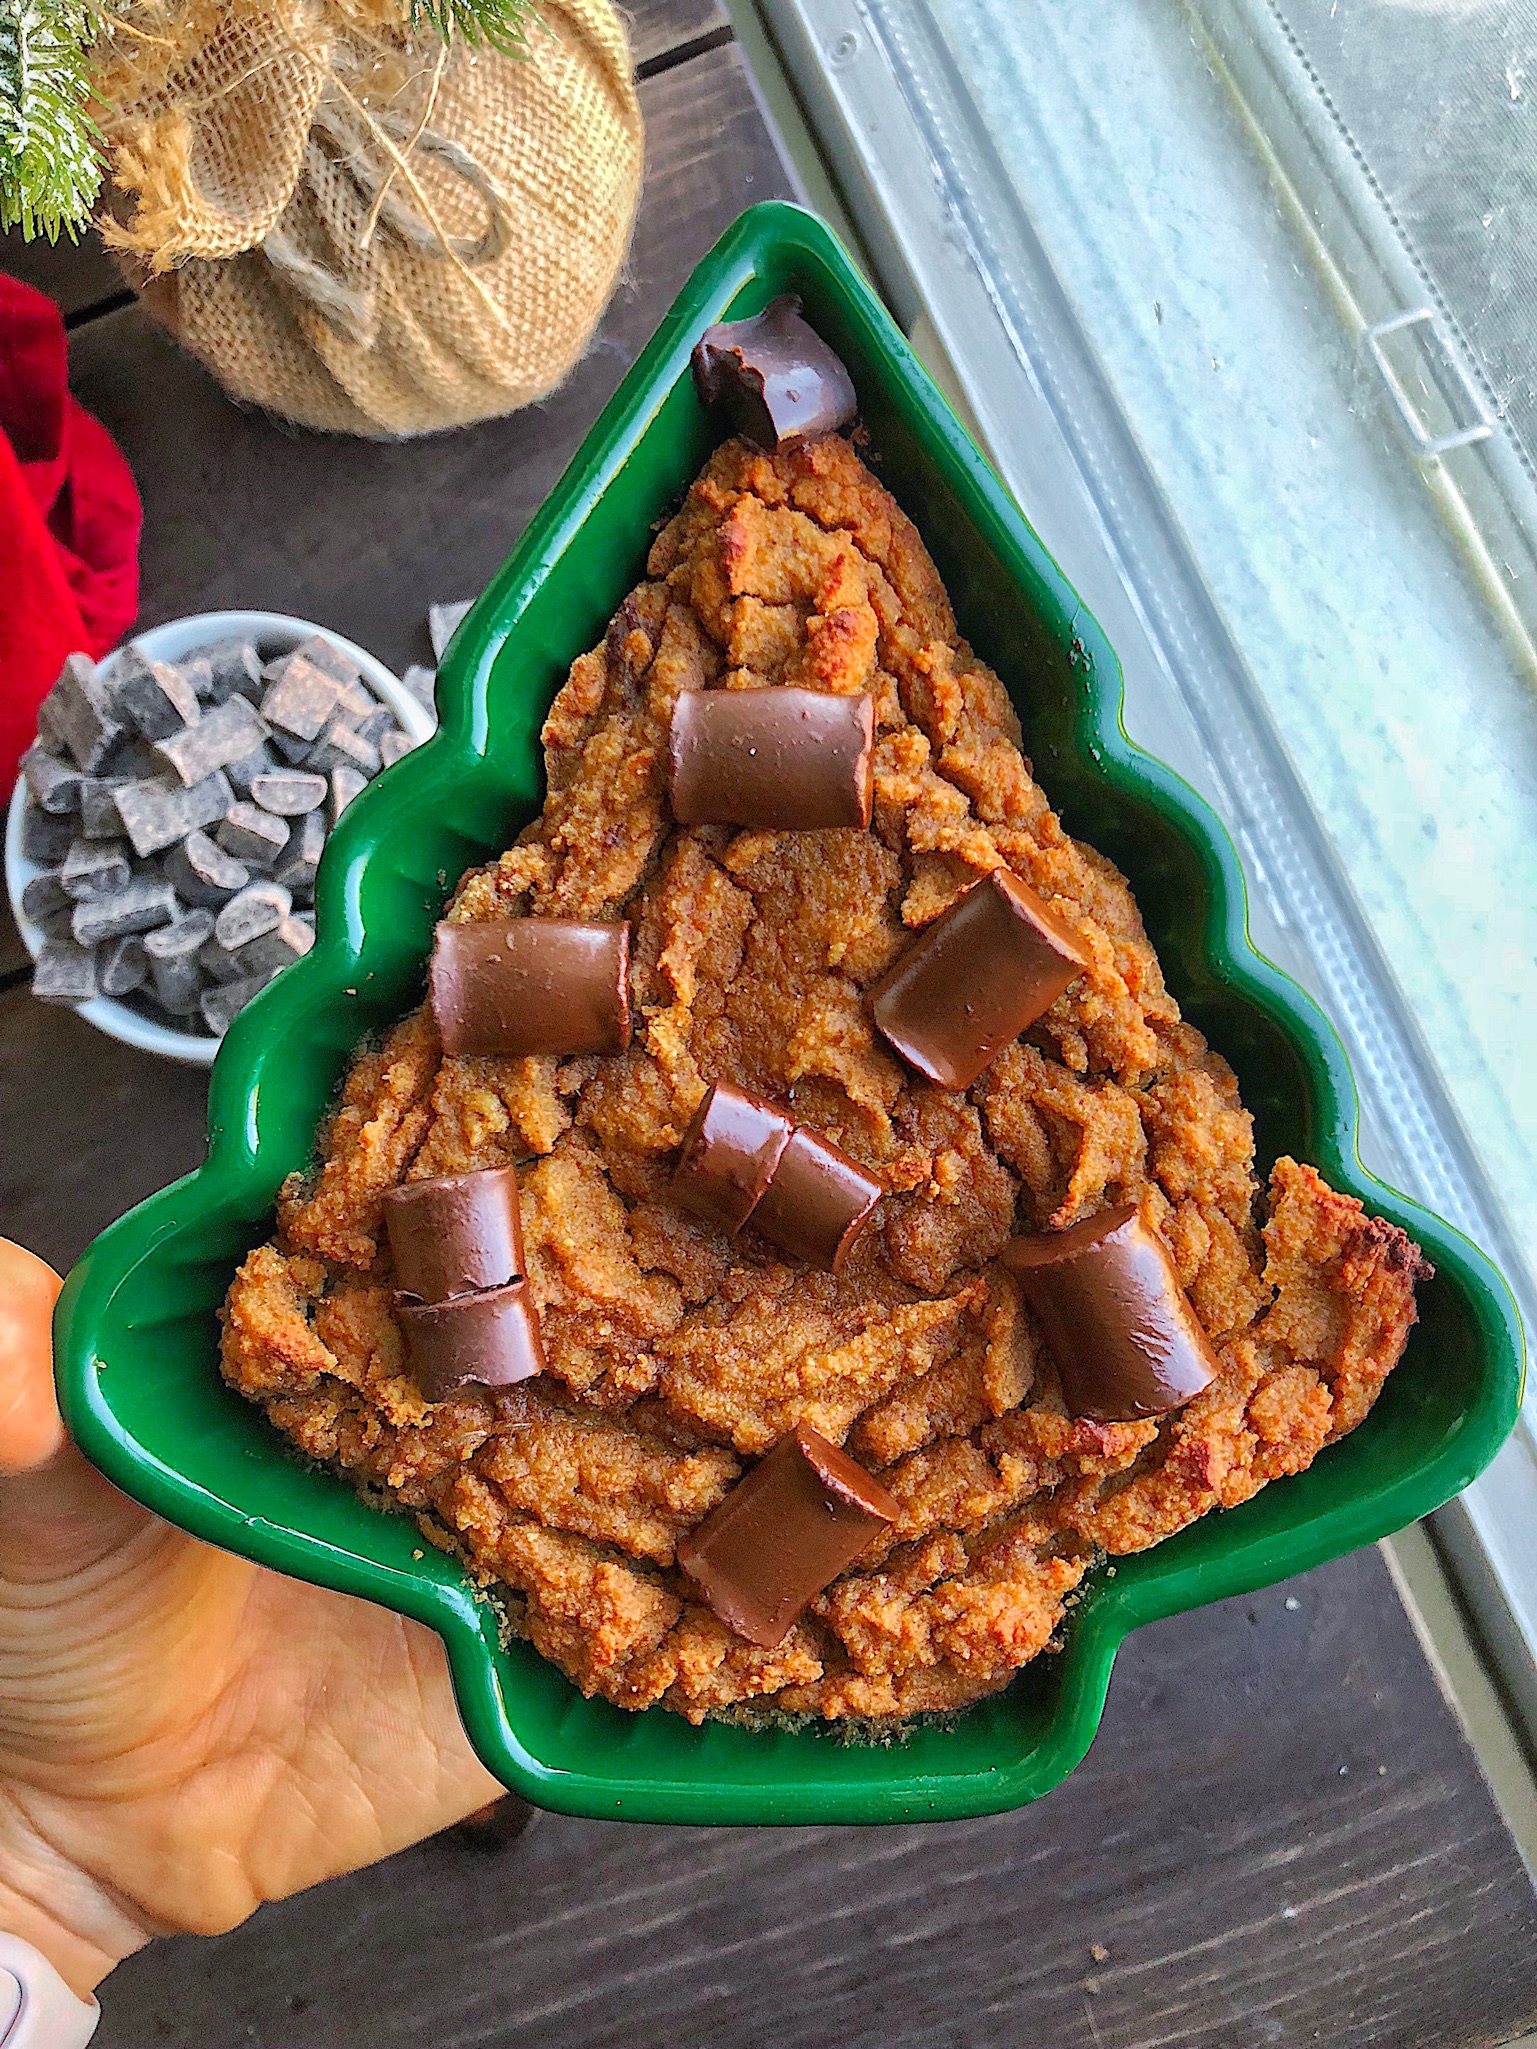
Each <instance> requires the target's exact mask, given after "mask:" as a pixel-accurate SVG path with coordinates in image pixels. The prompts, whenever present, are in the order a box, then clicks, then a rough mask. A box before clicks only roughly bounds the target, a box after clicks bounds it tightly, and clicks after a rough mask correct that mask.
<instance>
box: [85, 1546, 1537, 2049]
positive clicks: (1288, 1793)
mask: <svg viewBox="0 0 1537 2049" xmlns="http://www.w3.org/2000/svg"><path fill="white" fill-rule="evenodd" d="M1534 1937H1537V1911H1534V1906H1533V1900H1532V1893H1531V1888H1530V1886H1529V1884H1528V1882H1527V1880H1526V1877H1525V1874H1524V1873H1523V1872H1522V1870H1521V1868H1520V1865H1519V1863H1518V1861H1517V1858H1516V1855H1515V1851H1514V1848H1513V1846H1512V1844H1511V1842H1510V1839H1509V1837H1508V1836H1507V1835H1506V1833H1505V1830H1504V1828H1503V1825H1502V1824H1501V1822H1500V1820H1499V1817H1498V1815H1497V1813H1496V1812H1495V1809H1494V1807H1493V1804H1492V1802H1491V1800H1490V1797H1489V1795H1488V1792H1487V1791H1486V1789H1485V1787H1484V1785H1483V1782H1482V1780H1481V1779H1480V1777H1479V1775H1478V1772H1477V1770H1476V1768H1475V1766H1474V1764H1473V1761H1472V1759H1471V1757H1470V1756H1469V1754H1468V1752H1467V1750H1466V1748H1465V1746H1464V1745H1463V1743H1462V1739H1461V1736H1460V1734H1459V1732H1458V1730H1457V1728H1456V1726H1455V1724H1454V1722H1453V1720H1452V1717H1451V1715H1450V1713H1449V1712H1448V1710H1447V1708H1446V1707H1445V1705H1444V1703H1443V1702H1442V1700H1441V1698H1440V1695H1439V1694H1438V1693H1437V1691H1436V1688H1435V1684H1434V1681H1433V1680H1432V1678H1431V1675H1430V1672H1429V1670H1428V1668H1427V1666H1426V1664H1425V1661H1424V1659H1423V1657H1422V1656H1421V1654H1420V1652H1419V1649H1418V1646H1417V1645H1416V1643H1415V1641H1414V1637H1413V1633H1412V1631H1411V1629H1410V1627H1409V1624H1408V1621H1407V1619H1406V1618H1405V1616H1404V1613H1403V1610H1402V1609H1401V1608H1400V1607H1399V1605H1398V1603H1397V1601H1396V1599H1395V1598H1394V1595H1393V1592H1392V1588H1391V1584H1390V1582H1389V1580H1388V1576H1387V1572H1386V1569H1385V1568H1384V1566H1383V1563H1382V1561H1381V1559H1380V1558H1379V1557H1378V1555H1377V1554H1376V1553H1375V1552H1373V1551H1365V1552H1359V1553H1357V1554H1356V1555H1355V1556H1354V1557H1352V1558H1347V1559H1342V1560H1340V1561H1339V1562H1337V1563H1336V1564H1334V1565H1330V1566H1327V1567H1325V1568H1323V1569H1322V1570H1320V1571H1318V1572H1316V1573H1312V1574H1310V1575H1308V1576H1307V1577H1306V1578H1303V1579H1299V1580H1296V1581H1293V1582H1292V1583H1291V1584H1290V1585H1289V1586H1287V1587H1280V1588H1275V1589H1272V1590H1270V1591H1267V1592H1265V1593H1263V1594H1260V1595H1256V1596H1251V1597H1250V1598H1248V1599H1245V1600H1241V1601H1229V1602H1225V1603H1223V1604H1222V1605H1220V1606H1218V1607H1215V1608H1208V1609H1205V1610H1203V1611H1201V1612H1199V1613H1197V1614H1194V1615H1188V1616H1181V1617H1177V1618H1175V1619H1174V1620H1172V1621H1169V1622H1165V1623H1161V1624H1159V1625H1157V1626H1156V1627H1154V1628H1150V1629H1146V1630H1143V1631H1141V1632H1139V1633H1138V1634H1137V1635H1136V1636H1134V1637H1133V1638H1132V1639H1131V1640H1130V1641H1129V1643H1128V1644H1127V1646H1126V1648H1125V1650H1124V1651H1123V1653H1122V1655H1121V1660H1120V1664H1119V1666H1118V1669H1117V1672H1116V1675H1115V1678H1114V1681H1113V1683H1112V1686H1111V1691H1110V1703H1109V1708H1108V1711H1107V1714H1106V1717H1105V1723H1104V1727H1103V1729H1102V1731H1101V1734H1100V1736H1099V1739H1098V1741H1097V1742H1096V1743H1095V1745H1094V1748H1093V1750H1092V1751H1091V1752H1090V1754H1089V1757H1088V1758H1087V1760H1086V1761H1085V1763H1084V1764H1083V1765H1082V1766H1081V1767H1080V1768H1079V1770H1078V1772H1077V1773H1076V1774H1075V1775H1074V1776H1073V1777H1072V1778H1071V1779H1069V1780H1068V1782H1067V1783H1066V1784H1065V1785H1064V1786H1062V1787H1060V1788H1059V1789H1058V1790H1057V1791H1056V1792H1055V1793H1053V1794H1052V1795H1051V1796H1050V1798H1049V1799H1047V1800H1045V1801H1042V1802H1040V1803H1039V1804H1038V1805H1036V1806H1034V1807H1030V1808H1026V1809H1023V1810H1022V1811H1020V1812H1019V1813H1016V1814H1008V1815H1000V1816H997V1817H995V1818H993V1819H990V1820H986V1821H976V1822H957V1823H948V1824H943V1825H930V1826H927V1827H917V1828H880V1829H871V1830H858V1829H847V1828H828V1829H806V1830H802V1831H796V1830H790V1829H759V1830H751V1829H726V1830H718V1831H711V1830H705V1829H664V1828H650V1827H635V1826H625V1825H624V1824H621V1823H596V1822H575V1821H567V1820H563V1819H558V1818H556V1817H553V1816H548V1815H546V1816H541V1817H539V1818H538V1819H537V1820H536V1821H535V1822H534V1824H533V1826H532V1827H531V1828H530V1829H529V1830H528V1832H527V1833H526V1835H525V1836H524V1837H522V1839H521V1840H519V1841H518V1842H517V1843H516V1844H515V1845H514V1846H513V1847H512V1848H511V1849H509V1850H508V1851H507V1852H506V1853H505V1855H504V1856H502V1857H501V1858H500V1859H496V1860H483V1859H479V1858H471V1857H467V1856H466V1855H465V1854H464V1853H463V1851H461V1850H456V1849H455V1848H454V1847H453V1846H452V1845H451V1844H450V1843H448V1842H446V1841H445V1840H444V1839H441V1838H440V1839H438V1840H437V1841H434V1842H430V1843H427V1844H424V1845H422V1846H420V1847H419V1848H417V1849H415V1850H411V1851H407V1852H406V1853H404V1854H403V1855H402V1856H399V1857H397V1858H395V1859H393V1860H392V1861H391V1862H390V1863H389V1864H386V1865H383V1866H379V1867H376V1868H375V1869H373V1870H371V1871H365V1872H359V1873H356V1874H355V1875H353V1876H352V1877H350V1878H346V1879H342V1880H339V1881H337V1882H336V1883H334V1884H332V1885H330V1886H327V1887H325V1888H323V1889H322V1890H321V1891H319V1892H316V1893H313V1894H310V1895H308V1896H306V1897H300V1898H298V1899H294V1900H291V1901H287V1902H285V1903H284V1904H282V1905H280V1906H277V1907H269V1908H267V1909H265V1910H264V1911H263V1912H262V1913H261V1914H259V1915H258V1916H257V1917H256V1919H255V1920H254V1921H252V1922H250V1923H248V1924H247V1926H246V1927H245V1928H243V1929H240V1930H238V1931H236V1932H235V1933H234V1934H231V1935H228V1936H225V1937H223V1938H221V1939H219V1940H217V1941H214V1942H208V1941H204V1940H199V1939H197V1938H186V1939H183V1940H180V1941H177V1942H168V1943H163V1944H156V1945H155V1946H153V1947H152V1948H151V1949H149V1950H147V1951H145V1952H143V1953H142V1954H141V1955H140V1956H138V1957H135V1958H133V1959H131V1960H130V1961H129V1962H128V1963H127V1964H125V1965H123V1966H122V1967H121V1968H120V1969H119V1970H118V1972H117V1973H116V1974H115V1975H114V1976H113V1977H112V1978H111V1979H109V1980H108V1982H107V1984H106V1985H105V1986H104V1987H103V1990H102V2006H103V2012H104V2018H103V2021H102V2024H101V2029H100V2032H99V2034H98V2036H97V2038H96V2040H97V2043H98V2045H99V2049H144V2045H147V2044H149V2043H151V2042H153V2043H156V2044H163V2045H165V2049H179V2045H183V2044H185V2045H187V2049H192V2045H194V2044H196V2045H199V2049H200V2045H202V2044H205V2043H208V2042H212V2041H223V2040H230V2039H233V2038H234V2037H235V2036H236V2035H237V2034H238V2036H239V2039H240V2040H241V2041H244V2042H250V2043H252V2044H261V2045H269V2044H270V2045H274V2049H276V2045H286V2044H292V2043H295V2042H300V2041H302V2042H303V2044H304V2049H332V2045H335V2049H342V2045H344V2044H345V2045H349V2049H350V2045H352V2044H354V2043H355V2042H356V2041H357V2040H358V2034H357V2027H358V2015H359V2014H360V2013H366V2014H367V2015H368V2031H367V2032H368V2040H369V2042H370V2044H371V2045H372V2049H419V2045H421V2044H422V2043H427V2042H430V2043H432V2044H433V2045H434V2049H460V2045H464V2049H468V2045H469V2044H471V2043H490V2042H494V2043H496V2044H497V2049H525V2045H526V2049H536V2045H540V2049H542V2045H546V2044H556V2043H558V2044H560V2045H561V2049H613V2045H616V2044H623V2045H625V2049H678V2045H679V2044H685V2043H686V2044H703V2043H706V2042H708V2043H709V2044H710V2045H711V2049H759V2045H765V2044H767V2045H772V2049H824V2045H825V2044H827V2043H829V2042H844V2043H848V2044H851V2045H855V2049H991V2045H994V2044H996V2045H998V2049H1155V2045H1158V2049H1175V2045H1178V2049H1247V2045H1251V2044H1252V2045H1256V2049H1258V2045H1262V2044H1270V2043H1280V2044H1285V2043H1295V2044H1301V2043H1308V2042H1325V2043H1328V2044H1329V2045H1330V2049H1368V2045H1371V2049H1382V2045H1387V2044H1393V2045H1398V2044H1405V2045H1407V2044H1409V2043H1413V2044H1414V2045H1415V2049H1475V2045H1490V2044H1495V2043H1500V2042H1508V2041H1510V2040H1511V2039H1512V2037H1513V2036H1515V2035H1517V2034H1519V2033H1520V2032H1521V2031H1522V2029H1523V2028H1524V2027H1526V2026H1528V2025H1530V2024H1531V2022H1532V2021H1533V2020H1534V2018H1537V1947H1534Z"/></svg>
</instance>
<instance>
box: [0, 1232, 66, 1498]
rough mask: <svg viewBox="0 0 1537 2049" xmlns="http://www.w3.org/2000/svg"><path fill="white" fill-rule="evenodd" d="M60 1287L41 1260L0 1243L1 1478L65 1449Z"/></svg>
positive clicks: (3, 1240) (1, 1240)
mask: <svg viewBox="0 0 1537 2049" xmlns="http://www.w3.org/2000/svg"><path fill="white" fill-rule="evenodd" d="M63 1285H64V1283H63V1282H62V1281H61V1280H60V1279H59V1277H58V1275H57V1274H56V1273H55V1272H54V1270H53V1268H52V1267H51V1266H49V1265H48V1263H47V1262H46V1260H41V1259H39V1258H38V1257H37V1255H36V1253H33V1252H28V1251H26V1250H25V1249H24V1248H23V1247H22V1246H20V1245H13V1244H11V1242H10V1241H9V1239H6V1238H0V1473H26V1472H31V1471H33V1470H34V1469H35V1468H36V1467H38V1466H42V1465H46V1464H47V1462H48V1461H49V1459H51V1458H53V1457H55V1456H56V1455H57V1453H58V1451H59V1449H60V1447H61V1446H62V1445H63V1443H64V1420H63V1418H62V1417H61V1416H60V1414H59V1405H58V1403H57V1401H55V1399H54V1393H53V1305H54V1303H55V1302H56V1301H57V1300H58V1297H59V1290H60V1288H62V1287H63Z"/></svg>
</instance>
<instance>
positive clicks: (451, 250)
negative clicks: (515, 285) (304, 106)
mask: <svg viewBox="0 0 1537 2049" xmlns="http://www.w3.org/2000/svg"><path fill="white" fill-rule="evenodd" d="M441 76H442V66H441V63H440V64H439V67H438V77H439V78H441ZM435 96H436V81H434V88H433V97H435ZM343 98H344V99H345V100H346V101H350V103H351V105H350V108H348V107H346V106H343V105H342V104H341V103H340V102H341V100H342V99H343ZM428 105H429V108H430V105H431V100H430V99H429V102H428ZM417 151H420V152H421V153H422V154H423V155H425V156H429V157H432V158H434V159H435V160H436V161H437V162H438V163H441V164H445V165H447V167H448V168H449V169H450V170H451V171H453V172H455V173H456V174H457V175H458V176H459V177H460V178H462V179H463V181H464V183H465V184H466V185H467V186H468V187H469V188H470V189H471V190H472V191H473V192H474V193H475V194H476V195H477V196H478V197H479V198H480V199H481V200H482V201H483V203H484V205H485V209H486V225H485V228H484V230H483V231H482V233H481V234H479V235H478V236H476V237H475V238H474V239H473V240H472V239H471V238H470V237H468V236H461V235H451V234H450V233H449V231H448V230H447V228H445V226H444V225H443V222H442V220H441V219H440V218H439V215H438V212H437V209H436V208H435V207H434V206H433V204H432V201H431V200H430V198H429V197H428V195H427V194H426V192H425V191H424V190H423V188H422V184H421V181H420V179H419V178H418V177H417V176H416V174H415V171H414V169H413V168H412V158H413V157H414V156H415V154H416V152H417ZM327 168H330V169H334V170H340V171H342V172H344V173H345V175H346V176H347V177H348V179H349V180H350V182H351V183H352V184H353V186H354V187H355V188H356V190H357V193H358V197H359V199H360V200H362V201H364V202H365V203H366V204H367V205H368V209H369V211H368V218H367V221H366V223H365V226H364V231H363V233H362V235H361V236H360V238H359V248H360V250H361V251H364V252H366V251H367V250H368V249H369V248H371V246H372V244H373V239H374V235H375V233H376V232H377V230H378V229H379V228H380V227H381V226H382V227H384V228H386V229H387V230H388V231H389V232H390V233H391V234H393V235H395V236H396V237H397V238H398V239H399V240H400V241H401V242H404V243H406V244H408V245H409V246H410V247H411V248H413V249H417V250H420V251H421V252H422V254H424V255H427V256H437V257H441V258H442V259H443V260H445V261H446V262H449V263H452V264H453V265H454V267H455V268H456V269H457V270H459V271H461V272H463V274H464V276H465V277H466V278H467V279H468V280H469V282H470V284H471V285H472V286H473V287H474V288H475V290H476V292H477V293H478V295H479V297H480V298H481V299H482V300H483V301H484V303H485V305H486V307H487V309H488V310H489V311H490V313H491V314H492V315H493V316H494V318H495V319H496V320H498V321H499V322H500V323H501V324H502V325H503V326H504V327H505V326H506V325H507V316H506V313H505V312H504V311H503V309H502V307H501V306H500V305H499V304H498V303H497V301H496V300H495V299H494V298H493V297H492V296H491V294H490V293H489V292H488V291H487V290H486V289H485V287H484V285H483V284H482V283H481V281H480V279H479V278H477V277H476V276H475V275H474V272H475V271H476V269H478V268H479V267H480V266H482V265H484V264H489V263H495V262H496V260H497V258H498V257H499V256H501V255H502V254H503V252H504V251H505V249H506V247H507V244H508V240H509V238H510V235H511V231H512V213H511V208H510V206H509V204H508V201H507V196H506V194H505V193H504V192H503V191H502V190H501V188H500V187H499V186H498V185H497V183H496V181H495V179H494V178H492V176H491V175H490V173H489V172H488V171H487V169H486V167H485V165H484V164H482V163H481V162H480V161H479V159H478V158H476V157H475V156H473V155H472V154H471V152H470V151H469V150H467V149H466V148H465V147H464V146H463V144H462V143H458V142H455V141H454V139H453V137H452V136H450V135H440V134H439V133H438V132H437V130H436V129H434V128H429V127H428V126H427V125H426V118H425V116H423V117H422V118H419V119H418V120H417V121H415V122H414V123H412V122H408V121H407V120H406V119H405V118H404V116H402V115H399V114H390V113H385V114H375V113H372V112H370V111H369V109H368V108H367V107H365V106H363V105H362V104H361V102H359V101H358V100H357V99H355V98H354V96H353V95H352V94H351V93H349V92H347V91H346V89H345V87H343V88H341V91H340V93H339V94H337V95H335V96H333V95H332V94H330V93H327V94H326V95H324V96H323V97H322V99H321V101H320V103H319V105H318V106H317V107H316V109H315V113H314V117H313V119H312V121H311V124H310V133H309V140H308V142H307V144H306V145H305V170H306V172H307V173H308V174H309V175H310V176H311V177H314V176H316V175H319V174H322V173H323V172H324V171H325V170H326V169H327ZM397 177H398V178H400V179H401V181H402V182H403V183H404V184H405V185H406V186H407V187H408V189H409V190H410V192H411V194H412V197H413V198H414V200H415V201H416V205H415V207H412V206H408V205H406V204H405V203H404V202H403V201H402V200H400V199H399V198H397V197H396V195H395V193H394V191H393V190H392V189H391V188H392V185H393V183H394V181H395V179H396V178H397ZM424 216H425V218H424ZM260 247H261V253H262V255H263V256H265V257H266V259H267V261H268V262H269V263H270V264H271V265H272V267H273V269H274V270H276V271H278V272H280V273H281V275H282V276H283V278H284V279H285V280H286V281H287V283H288V284H289V286H290V287H291V288H292V289H293V290H294V291H296V292H298V293H299V294H300V295H301V296H302V297H303V298H304V299H306V300H307V301H308V303H309V304H310V305H311V306H313V307H314V308H315V310H316V312H317V313H319V314H320V315H321V317H322V318H323V319H325V320H326V321H328V322H329V323H330V325H331V326H332V327H334V328H335V329H336V330H337V331H338V332H339V333H340V334H343V335H345V336H346V337H347V339H348V340H349V341H353V342H356V343H357V345H358V346H359V347H360V348H366V347H368V346H369V345H370V344H371V343H372V341H373V340H374V337H375V335H376V333H377V331H378V318H377V309H376V298H375V294H374V292H373V290H372V289H371V288H368V287H363V288H359V287H358V286H357V285H354V284H352V283H350V282H349V281H348V280H347V279H346V278H344V277H341V276H339V275H338V274H337V272H336V271H334V270H328V269H327V268H326V266H325V265H324V264H323V263H321V262H319V261H318V260H317V259H316V258H314V257H312V256H307V255H306V254H305V253H304V252H303V250H301V249H300V248H299V247H298V246H297V244H296V243H295V242H294V241H293V240H292V238H291V237H290V236H289V235H287V234H285V232H284V230H283V226H282V222H281V219H280V220H279V222H278V225H277V226H276V227H273V228H269V229H268V231H267V236H266V239H265V241H263V242H262V243H261V245H260Z"/></svg>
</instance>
